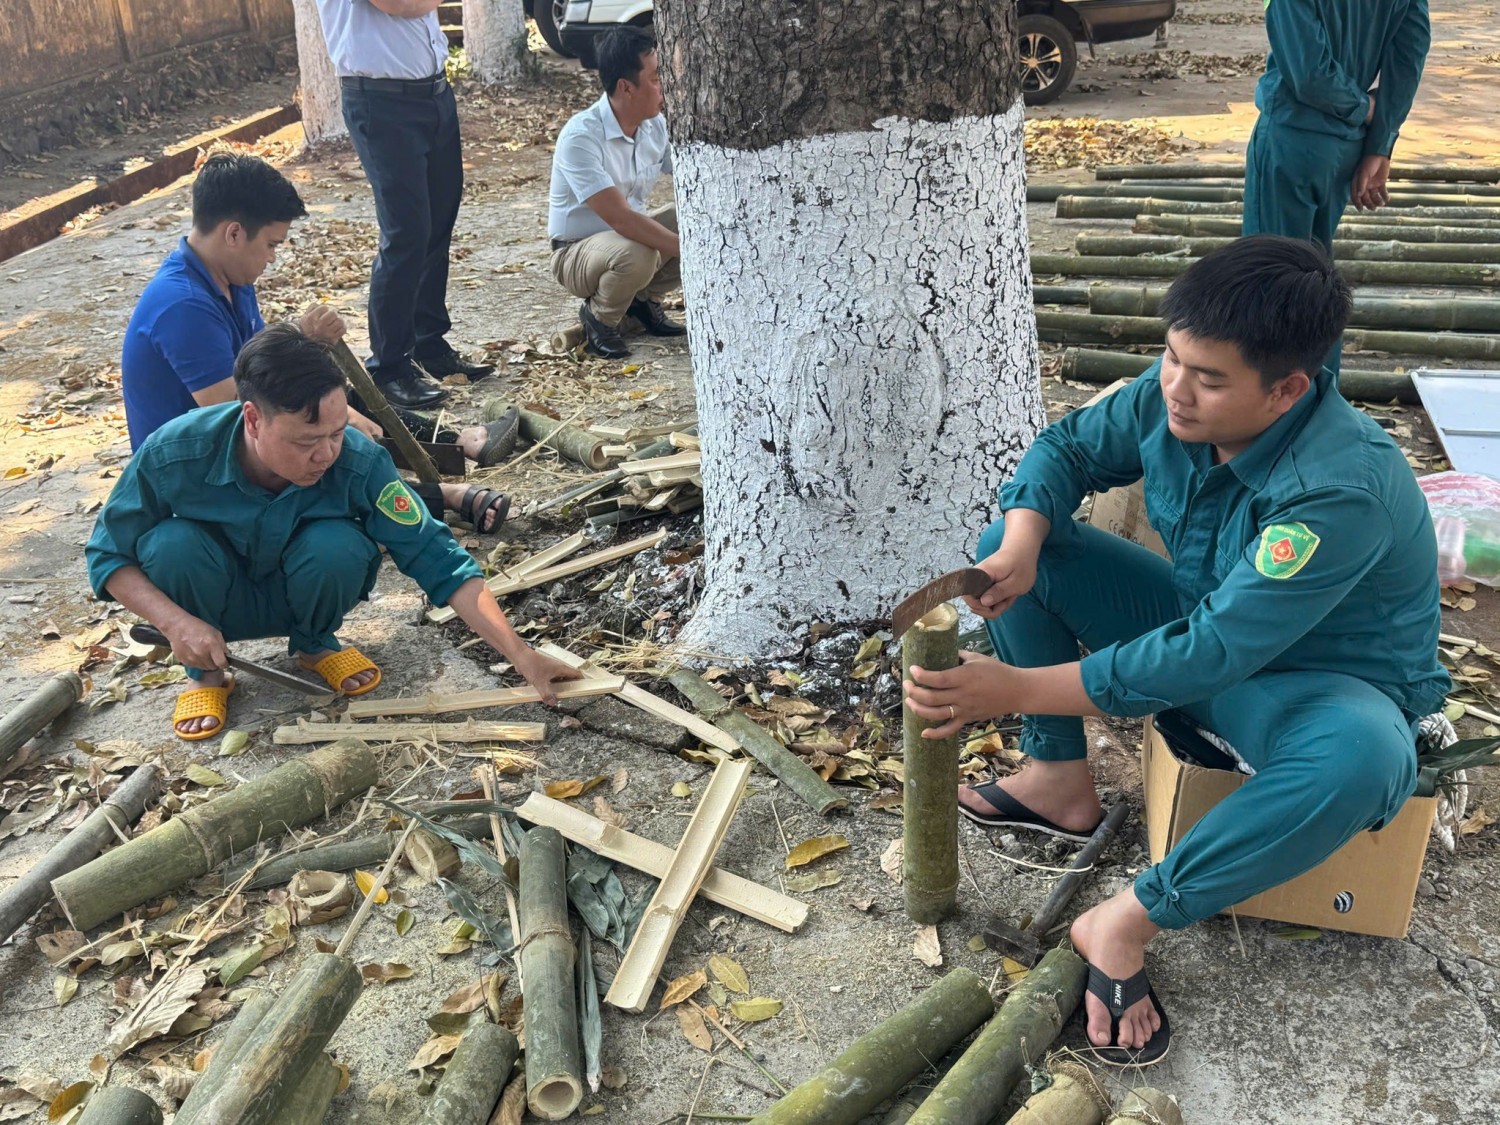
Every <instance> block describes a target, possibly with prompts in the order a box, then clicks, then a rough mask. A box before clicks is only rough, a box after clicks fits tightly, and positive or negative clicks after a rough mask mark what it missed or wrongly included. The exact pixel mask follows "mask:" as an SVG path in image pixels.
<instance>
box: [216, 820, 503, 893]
mask: <svg viewBox="0 0 1500 1125" xmlns="http://www.w3.org/2000/svg"><path fill="white" fill-rule="evenodd" d="M488 824H489V821H488V820H487V819H486V818H485V817H482V816H471V817H466V818H465V819H463V820H457V821H450V822H449V823H448V824H447V825H446V826H445V827H447V828H450V829H452V830H453V831H455V832H457V833H458V834H459V835H461V836H467V837H468V838H469V839H471V840H477V839H480V838H481V837H483V836H484V835H485V833H486V832H488V831H489V828H488ZM400 838H401V834H400V833H399V832H376V833H374V834H373V835H369V836H360V837H358V838H357V839H353V840H340V841H338V842H337V843H334V844H324V845H322V846H321V847H316V848H308V849H306V850H305V851H300V852H292V853H291V854H290V855H281V856H277V857H276V858H275V859H271V860H267V861H266V862H265V863H262V864H261V865H260V868H259V870H257V871H256V873H255V876H254V878H252V879H251V880H250V881H249V882H248V883H246V884H245V890H247V891H258V890H260V889H262V888H263V887H275V886H279V885H280V884H282V883H285V882H287V881H289V880H290V879H291V877H292V876H293V875H295V874H297V872H299V871H352V870H354V869H355V868H356V867H370V866H372V865H374V864H377V863H384V862H385V861H386V860H387V859H389V858H390V856H391V849H392V848H394V847H395V846H396V841H397V840H399V839H400ZM244 873H245V871H243V870H241V871H231V872H230V873H229V875H228V876H226V879H225V881H226V882H228V883H233V882H237V881H238V880H237V876H238V875H240V874H244Z"/></svg>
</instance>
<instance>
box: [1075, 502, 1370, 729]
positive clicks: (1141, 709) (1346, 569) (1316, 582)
mask: <svg viewBox="0 0 1500 1125" xmlns="http://www.w3.org/2000/svg"><path fill="white" fill-rule="evenodd" d="M1394 541H1395V531H1394V525H1393V522H1392V519H1391V516H1390V512H1389V511H1388V510H1387V508H1386V507H1385V505H1384V504H1383V503H1381V501H1380V500H1379V498H1378V497H1376V496H1375V495H1373V494H1372V493H1369V492H1365V491H1362V490H1358V489H1352V488H1348V487H1340V488H1328V489H1323V490H1322V491H1320V492H1313V493H1309V494H1307V495H1306V496H1302V497H1299V498H1298V499H1297V500H1296V501H1295V502H1294V503H1291V504H1288V505H1287V506H1286V507H1285V508H1284V509H1283V510H1282V511H1280V512H1278V513H1275V514H1274V516H1273V517H1272V518H1270V519H1268V520H1266V522H1265V523H1263V524H1262V526H1261V528H1260V531H1259V533H1258V534H1257V535H1256V537H1255V538H1254V539H1253V540H1252V541H1251V542H1250V543H1249V544H1248V545H1247V546H1246V547H1245V549H1244V551H1243V552H1242V554H1241V556H1240V559H1239V561H1238V562H1237V563H1236V564H1235V565H1234V566H1233V568H1232V569H1231V570H1230V571H1229V573H1228V574H1227V575H1226V576H1225V578H1224V581H1223V584H1222V585H1220V586H1219V588H1218V589H1216V590H1214V591H1213V592H1212V593H1211V594H1209V595H1208V596H1207V597H1205V598H1204V599H1203V600H1202V601H1201V602H1200V603H1199V604H1198V605H1197V606H1196V607H1195V608H1194V609H1193V611H1192V613H1191V614H1189V615H1188V616H1187V617H1184V618H1180V619H1178V620H1177V621H1173V622H1171V623H1169V624H1167V625H1164V626H1162V627H1161V628H1159V629H1155V630H1153V631H1151V632H1149V633H1145V634H1143V635H1142V636H1140V637H1137V638H1136V639H1135V640H1132V641H1128V642H1126V643H1124V644H1114V645H1110V646H1109V647H1108V648H1103V649H1100V650H1099V651H1097V652H1094V653H1092V654H1090V655H1089V656H1086V657H1085V658H1084V660H1083V664H1082V675H1083V687H1084V690H1085V691H1086V692H1087V693H1088V696H1089V698H1090V699H1091V700H1093V702H1094V704H1095V706H1097V707H1098V708H1099V709H1100V710H1101V711H1104V712H1105V713H1106V714H1110V715H1122V716H1139V715H1147V714H1150V713H1152V712H1154V711H1164V710H1168V709H1170V708H1173V707H1182V706H1184V705H1186V704H1189V703H1195V702H1197V701H1198V700H1202V699H1208V698H1209V697H1211V696H1213V695H1215V694H1217V693H1218V692H1221V691H1223V690H1224V689H1226V688H1228V687H1231V686H1233V685H1234V684H1237V683H1240V682H1242V681H1243V680H1245V679H1247V678H1248V677H1249V676H1251V675H1253V674H1254V673H1256V672H1258V671H1260V670H1261V669H1262V668H1264V667H1265V666H1266V665H1267V664H1268V663H1270V662H1271V661H1272V660H1274V659H1275V658H1276V657H1277V656H1279V655H1280V654H1281V653H1283V652H1285V651H1286V650H1287V649H1288V648H1290V647H1291V646H1292V645H1293V644H1295V643H1296V642H1297V641H1298V640H1300V639H1301V638H1302V637H1303V635H1305V634H1306V633H1307V632H1308V631H1309V630H1311V629H1312V628H1313V626H1315V625H1317V624H1318V622H1320V621H1321V620H1323V618H1324V617H1326V616H1327V615H1328V613H1329V612H1330V611H1331V610H1332V609H1333V608H1334V607H1335V606H1337V605H1338V604H1339V603H1340V602H1342V601H1343V599H1344V598H1345V597H1346V596H1347V595H1348V593H1349V591H1350V590H1352V589H1353V588H1354V586H1355V584H1356V583H1357V582H1359V580H1360V579H1361V578H1363V577H1364V576H1365V574H1366V573H1368V572H1369V570H1370V569H1371V568H1372V567H1373V566H1375V565H1376V564H1377V563H1378V562H1379V561H1380V560H1381V559H1382V558H1383V557H1384V556H1385V554H1386V552H1388V551H1389V550H1390V548H1391V545H1392V543H1393V542H1394Z"/></svg>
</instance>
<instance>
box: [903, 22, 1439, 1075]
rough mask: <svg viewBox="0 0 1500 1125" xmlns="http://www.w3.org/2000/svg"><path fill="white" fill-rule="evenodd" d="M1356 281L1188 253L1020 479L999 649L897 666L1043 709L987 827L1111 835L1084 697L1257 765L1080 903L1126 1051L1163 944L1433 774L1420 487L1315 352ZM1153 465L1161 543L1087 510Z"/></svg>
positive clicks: (1150, 1039) (1077, 937)
mask: <svg viewBox="0 0 1500 1125" xmlns="http://www.w3.org/2000/svg"><path fill="white" fill-rule="evenodd" d="M1274 2H1275V0H1273V3H1274ZM1350 302H1351V297H1350V293H1349V289H1348V287H1347V285H1346V284H1345V283H1344V281H1343V280H1342V279H1341V278H1340V276H1339V275H1338V273H1337V272H1336V271H1335V270H1334V268H1333V265H1332V263H1331V262H1330V261H1329V260H1328V258H1327V257H1326V256H1325V255H1324V254H1323V252H1322V250H1321V249H1320V248H1318V247H1317V246H1316V245H1314V244H1313V243H1311V242H1305V241H1301V240H1294V239H1288V238H1281V237H1277V236H1272V235H1260V236H1255V237H1251V238H1244V239H1240V240H1237V241H1236V242H1234V243H1232V244H1231V245H1230V246H1228V247H1226V248H1225V249H1224V250H1221V251H1219V252H1217V253H1215V254H1212V255H1209V256H1208V257H1206V258H1203V259H1202V260H1201V261H1199V262H1196V263H1194V264H1193V266H1192V267H1191V268H1190V269H1189V270H1188V271H1187V272H1186V273H1185V274H1183V276H1182V277H1181V278H1179V279H1178V280H1177V282H1176V283H1175V284H1174V285H1173V286H1172V288H1171V290H1170V291H1169V293H1168V295H1167V297H1166V299H1165V300H1164V301H1163V304H1162V310H1161V315H1162V318H1163V320H1164V321H1165V323H1166V325H1167V349H1166V353H1165V355H1164V356H1163V358H1162V360H1161V361H1160V362H1159V363H1158V364H1157V365H1156V366H1154V367H1152V368H1151V369H1150V370H1148V371H1147V372H1146V373H1145V374H1143V375H1142V376H1141V377H1140V378H1138V379H1136V380H1135V381H1134V382H1133V383H1132V384H1131V385H1130V386H1129V387H1127V388H1125V389H1123V390H1121V391H1119V392H1117V393H1116V394H1114V395H1111V396H1110V397H1108V398H1106V399H1104V400H1103V401H1102V402H1100V403H1098V404H1095V405H1093V406H1089V407H1084V408H1083V409H1080V410H1077V411H1075V412H1073V413H1072V414H1070V415H1068V416H1067V417H1065V418H1063V419H1062V420H1061V421H1059V422H1056V423H1054V424H1053V425H1051V426H1049V427H1048V428H1047V429H1046V430H1044V431H1043V432H1042V434H1041V435H1040V436H1039V437H1038V438H1037V440H1036V442H1035V443H1034V444H1033V445H1032V447H1031V449H1030V450H1029V451H1028V452H1027V453H1026V456H1025V457H1024V458H1023V459H1022V461H1021V464H1020V466H1019V468H1018V469H1017V471H1016V474H1015V478H1014V479H1013V480H1012V481H1011V482H1010V483H1009V484H1007V485H1006V486H1005V487H1004V488H1003V489H1002V491H1001V494H1000V504H1001V508H1002V511H1003V518H1002V519H1001V520H1000V521H999V522H997V523H995V524H994V525H993V526H991V527H990V528H989V530H988V531H986V533H985V534H984V536H983V537H982V538H981V539H980V542H979V548H978V555H979V557H980V560H981V561H980V562H979V566H980V567H982V568H983V569H984V570H986V571H987V572H988V573H989V574H990V575H991V576H992V577H993V578H994V585H993V586H992V587H991V588H990V589H989V590H988V591H987V592H986V593H984V594H983V595H981V596H980V597H979V598H978V599H973V600H971V605H972V607H973V608H974V609H975V611H976V612H978V613H980V614H981V615H982V616H984V617H986V618H988V619H990V620H989V622H988V627H989V630H990V636H991V639H992V640H993V642H994V646H995V651H996V652H997V653H999V654H1000V659H999V660H995V659H990V658H987V657H977V656H973V655H970V654H966V657H967V659H966V661H965V663H964V664H962V665H961V666H960V667H959V668H957V669H954V670H952V671H947V672H929V671H925V670H923V669H920V668H913V669H912V674H911V680H910V681H908V683H907V684H906V692H907V698H908V700H909V701H910V703H911V705H912V707H913V709H914V710H915V711H916V712H917V714H919V715H921V716H923V717H924V718H927V719H929V720H932V721H933V723H934V725H933V727H932V728H930V729H929V731H928V732H926V733H927V734H928V735H929V736H930V737H947V736H948V735H950V734H952V733H953V732H955V731H957V730H958V729H959V728H960V727H961V726H962V725H963V724H965V723H967V722H972V721H975V720H980V719H987V718H990V717H993V716H996V715H1004V714H1010V713H1016V712H1024V713H1026V716H1027V717H1026V719H1025V724H1024V733H1023V736H1022V748H1023V750H1024V751H1025V752H1026V754H1027V755H1028V756H1029V757H1030V758H1031V761H1030V763H1029V764H1028V766H1027V768H1026V769H1024V770H1022V771H1021V772H1020V773H1019V774H1017V775H1015V776H1013V777H1008V778H1005V779H1004V780H1003V781H1000V782H991V783H989V784H987V785H981V786H978V787H976V788H974V789H964V790H961V791H960V794H959V797H960V802H961V808H962V811H963V812H964V813H965V814H966V815H967V816H969V817H970V818H971V819H974V820H976V821H979V822H981V823H984V824H988V825H997V826H998V825H1005V826H1012V827H1022V828H1032V829H1041V830H1043V831H1046V832H1050V833H1052V834H1054V835H1058V836H1063V837H1068V838H1074V839H1079V838H1083V837H1085V836H1086V835H1087V834H1088V833H1090V832H1091V831H1092V830H1093V828H1094V827H1095V826H1096V825H1097V824H1098V822H1099V820H1100V818H1101V815H1102V812H1101V809H1100V804H1099V800H1098V797H1097V795H1096V794H1095V791H1094V787H1093V783H1092V780H1091V777H1090V774H1089V768H1088V763H1087V760H1086V751H1087V746H1086V744H1085V741H1084V732H1083V723H1082V720H1081V718H1080V717H1079V716H1083V715H1099V714H1108V715H1121V716H1139V715H1147V714H1151V713H1153V712H1170V713H1171V714H1169V715H1163V716H1162V719H1164V720H1166V719H1173V718H1175V719H1177V720H1178V721H1179V722H1181V721H1183V720H1184V719H1185V720H1186V722H1187V723H1188V724H1190V725H1191V726H1193V727H1196V728H1200V729H1201V730H1203V731H1207V732H1210V733H1212V734H1214V735H1216V736H1218V738H1219V739H1221V740H1223V741H1224V742H1227V743H1228V745H1229V746H1231V747H1233V750H1234V752H1235V753H1236V754H1237V755H1238V757H1239V759H1240V760H1241V761H1242V762H1243V763H1244V764H1245V767H1246V768H1247V769H1248V770H1253V771H1254V776H1253V777H1251V778H1250V780H1249V781H1247V782H1246V783H1245V784H1244V785H1243V786H1242V787H1241V788H1239V789H1238V790H1236V791H1235V792H1234V793H1233V794H1232V795H1231V796H1229V797H1228V798H1226V799H1225V800H1224V801H1222V802H1221V803H1220V804H1219V805H1217V806H1215V807H1214V808H1213V809H1211V810H1210V811H1209V812H1208V814H1207V815H1206V816H1204V817H1203V819H1202V820H1201V821H1199V822H1198V824H1197V826H1196V827H1194V828H1193V829H1192V830H1191V831H1190V832H1189V833H1188V834H1187V835H1186V836H1184V837H1183V839H1182V840H1181V842H1180V843H1179V844H1178V845H1177V847H1176V848H1174V849H1173V850H1172V851H1171V852H1170V853H1169V854H1168V855H1167V856H1166V857H1165V858H1164V859H1163V860H1162V862H1161V863H1159V864H1157V865H1155V866H1154V867H1150V868H1148V869H1147V870H1146V871H1145V872H1143V873H1142V874H1141V876H1140V877H1139V878H1138V879H1137V880H1136V882H1135V886H1134V888H1133V889H1131V890H1127V891H1125V892H1124V893H1122V894H1120V895H1118V896H1116V897H1115V898H1113V899H1110V900H1108V901H1106V902H1104V903H1102V904H1101V905H1099V906H1096V907H1094V908H1093V909H1092V910H1090V911H1088V912H1087V913H1085V914H1084V915H1082V916H1081V917H1080V918H1079V919H1078V920H1077V922H1075V923H1074V925H1073V934H1072V936H1073V941H1074V944H1075V945H1076V947H1077V948H1078V949H1079V951H1080V952H1081V953H1082V954H1083V955H1084V956H1085V957H1087V959H1088V961H1089V962H1090V965H1091V973H1090V980H1089V993H1090V995H1089V996H1088V998H1087V1009H1088V1036H1089V1040H1090V1042H1091V1043H1092V1044H1093V1045H1094V1046H1095V1047H1096V1049H1097V1050H1098V1052H1099V1053H1100V1055H1101V1057H1102V1058H1103V1059H1104V1061H1107V1062H1114V1063H1122V1064H1124V1063H1134V1064H1143V1063H1149V1062H1154V1061H1156V1060H1157V1059H1159V1058H1161V1057H1162V1056H1163V1055H1164V1054H1165V1053H1166V1047H1167V1044H1168V1041H1169V1038H1170V1030H1169V1027H1168V1024H1167V1022H1166V1018H1165V1015H1164V1013H1163V1011H1162V1009H1161V1005H1160V1003H1159V1002H1158V1001H1157V1000H1156V997H1155V994H1154V992H1152V991H1151V990H1150V985H1149V983H1148V982H1147V979H1146V975H1145V970H1144V964H1145V958H1144V950H1145V946H1146V943H1147V942H1149V941H1150V940H1151V938H1152V937H1153V936H1154V935H1155V934H1156V933H1157V932H1158V930H1159V929H1160V928H1163V927H1166V928H1173V929H1177V928H1181V927H1184V926H1188V925H1191V924H1192V923H1193V922H1196V921H1198V920H1200V919H1203V918H1207V917H1209V916H1210V915H1212V914H1215V913H1217V912H1219V911H1221V910H1223V909H1224V908H1226V907H1229V906H1232V905H1234V904H1235V903H1238V902H1241V901H1243V900H1244V899H1246V898H1249V897H1251V896H1252V895H1255V894H1257V893H1259V892H1260V891H1263V890H1265V889H1267V888H1269V887H1273V886H1276V885H1278V884H1280V883H1284V882H1286V881H1287V880H1288V879H1291V878H1294V877H1295V876H1297V875H1299V874H1301V873H1302V872H1303V871H1306V870H1308V869H1310V868H1312V867H1314V866H1315V865H1317V864H1318V863H1320V862H1321V861H1322V860H1323V859H1325V858H1327V857H1328V856H1329V855H1331V854H1332V853H1333V852H1334V851H1336V850H1337V849H1338V848H1339V847H1340V846H1342V845H1343V844H1344V843H1345V842H1346V841H1347V840H1349V839H1350V838H1352V837H1353V836H1354V835H1356V834H1357V833H1359V832H1362V831H1364V830H1366V829H1372V828H1378V827H1380V826H1381V825H1383V824H1385V823H1386V822H1387V821H1388V820H1390V818H1391V817H1393V816H1394V815H1395V814H1396V813H1397V812H1398V811H1399V810H1400V808H1401V806H1402V804H1403V803H1404V802H1405V801H1406V799H1407V797H1408V796H1409V795H1410V794H1411V793H1412V790H1413V788H1414V786H1415V783H1416V749H1415V727H1416V723H1417V721H1418V719H1419V718H1420V717H1421V716H1423V715H1426V714H1428V713H1430V712H1432V711H1434V710H1436V709H1437V708H1438V707H1440V706H1441V705H1442V702H1443V699H1444V696H1445V694H1446V691H1447V689H1448V686H1449V682H1448V677H1447V674H1446V673H1445V672H1444V671H1443V670H1442V668H1441V666H1440V665H1439V664H1438V662H1437V637H1438V627H1439V608H1438V582H1437V546H1436V542H1435V539H1434V536H1433V529H1432V521H1431V519H1430V518H1429V516H1428V512H1427V505H1426V503H1425V502H1424V500H1423V498H1422V493H1421V490H1420V489H1418V487H1417V484H1416V481H1415V479H1414V478H1413V476H1412V473H1411V470H1410V469H1409V468H1408V467H1407V464H1406V460H1405V458H1404V457H1403V456H1402V454H1401V451H1400V450H1399V449H1398V448H1397V447H1396V445H1395V443H1394V442H1393V441H1392V440H1391V439H1390V438H1389V437H1388V436H1386V434H1385V432H1384V431H1383V430H1382V429H1381V428H1380V427H1379V426H1378V425H1376V424H1375V423H1374V422H1373V421H1371V420H1370V419H1369V418H1368V417H1366V416H1365V415H1363V414H1362V413H1360V411H1358V410H1356V409H1355V408H1353V407H1351V406H1350V405H1349V404H1348V403H1347V402H1345V401H1344V399H1343V398H1341V397H1340V395H1339V394H1338V391H1337V388H1336V387H1335V386H1334V384H1333V376H1332V373H1331V372H1330V371H1328V370H1326V369H1322V370H1320V369H1319V360H1320V358H1321V357H1322V356H1323V355H1324V354H1325V353H1326V352H1327V350H1328V346H1329V344H1330V343H1331V342H1332V341H1333V340H1334V339H1336V338H1337V337H1338V335H1339V333H1340V332H1341V331H1342V329H1343V326H1344V320H1345V317H1346V316H1347V315H1348V310H1349V307H1350ZM1142 477H1144V478H1145V495H1146V509H1147V514H1148V516H1149V518H1150V520H1151V524H1152V526H1153V527H1154V528H1155V529H1156V531H1157V532H1158V533H1160V535H1161V537H1162V539H1163V540H1164V541H1165V542H1166V545H1167V547H1168V549H1169V550H1170V552H1171V561H1170V562H1169V561H1168V560H1166V559H1163V558H1160V557H1158V556H1157V555H1155V554H1152V553H1151V552H1149V551H1147V550H1145V549H1144V548H1142V547H1139V546H1137V545H1135V544H1133V543H1130V542H1127V541H1125V540H1123V539H1119V538H1116V537H1115V536H1113V535H1110V534H1109V533H1108V532H1105V531H1101V530H1098V529H1095V528H1092V527H1089V526H1086V525H1083V524H1079V523H1076V522H1075V521H1074V520H1073V519H1072V514H1073V512H1074V511H1075V509H1076V508H1077V507H1078V505H1079V503H1080V502H1081V501H1082V499H1083V497H1084V495H1085V494H1086V493H1088V492H1090V491H1100V490H1104V489H1109V488H1114V487H1118V486H1121V485H1126V484H1129V483H1131V482H1133V481H1135V480H1138V479H1140V478H1142ZM1080 646H1082V648H1084V649H1086V650H1087V651H1088V654H1089V655H1087V656H1086V657H1084V658H1083V659H1082V660H1081V661H1080V659H1079V649H1080Z"/></svg>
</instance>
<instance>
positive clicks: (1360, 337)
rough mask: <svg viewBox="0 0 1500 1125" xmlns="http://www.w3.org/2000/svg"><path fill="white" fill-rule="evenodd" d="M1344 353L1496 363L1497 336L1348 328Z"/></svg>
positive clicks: (1499, 356)
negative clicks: (1385, 353)
mask: <svg viewBox="0 0 1500 1125" xmlns="http://www.w3.org/2000/svg"><path fill="white" fill-rule="evenodd" d="M1344 350H1345V351H1346V352H1395V353H1396V354H1398V355H1422V356H1436V357H1438V358H1439V359H1464V360H1472V359H1479V360H1497V359H1500V336H1460V335H1458V334H1457V333H1454V332H1381V331H1377V330H1375V329H1369V328H1351V329H1349V330H1348V331H1346V332H1345V333H1344Z"/></svg>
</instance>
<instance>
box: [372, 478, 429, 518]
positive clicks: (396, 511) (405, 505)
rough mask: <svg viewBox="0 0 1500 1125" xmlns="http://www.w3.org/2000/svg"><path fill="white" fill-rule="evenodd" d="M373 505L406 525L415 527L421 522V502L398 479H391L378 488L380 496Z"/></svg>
mask: <svg viewBox="0 0 1500 1125" xmlns="http://www.w3.org/2000/svg"><path fill="white" fill-rule="evenodd" d="M375 507H377V508H379V509H380V510H381V511H382V512H384V513H385V514H386V515H387V516H389V517H390V518H391V519H392V520H395V521H396V522H397V523H399V524H403V525H404V526H406V527H415V526H416V525H417V524H419V523H421V522H422V506H421V504H420V503H419V502H418V500H417V498H416V497H415V496H413V495H412V494H411V490H410V489H408V488H407V487H406V485H404V484H402V483H401V482H400V481H399V480H393V481H391V483H390V484H388V485H386V486H385V487H384V488H382V489H381V490H380V498H379V499H378V500H376V501H375Z"/></svg>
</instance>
